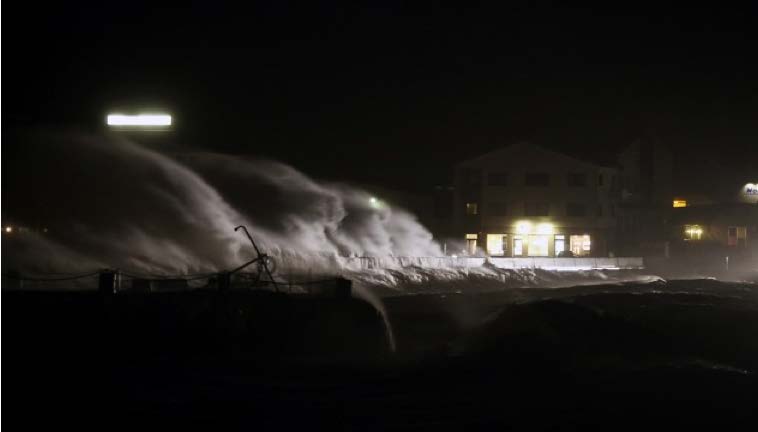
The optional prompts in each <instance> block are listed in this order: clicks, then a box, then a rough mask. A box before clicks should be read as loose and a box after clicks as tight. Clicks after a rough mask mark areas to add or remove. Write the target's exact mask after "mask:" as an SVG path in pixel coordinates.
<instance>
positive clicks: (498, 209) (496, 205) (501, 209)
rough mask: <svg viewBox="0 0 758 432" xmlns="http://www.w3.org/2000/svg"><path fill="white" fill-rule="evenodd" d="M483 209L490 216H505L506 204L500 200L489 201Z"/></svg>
mask: <svg viewBox="0 0 758 432" xmlns="http://www.w3.org/2000/svg"><path fill="white" fill-rule="evenodd" d="M485 210H487V213H488V214H490V215H492V216H505V215H506V214H507V212H508V206H507V204H506V203H504V202H502V201H495V202H491V203H489V204H488V205H487V208H486V209H485Z"/></svg>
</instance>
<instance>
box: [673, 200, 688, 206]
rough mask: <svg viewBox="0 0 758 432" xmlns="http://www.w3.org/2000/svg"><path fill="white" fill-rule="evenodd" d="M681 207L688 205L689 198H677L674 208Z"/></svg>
mask: <svg viewBox="0 0 758 432" xmlns="http://www.w3.org/2000/svg"><path fill="white" fill-rule="evenodd" d="M681 207H687V200H683V199H675V200H674V208H681Z"/></svg>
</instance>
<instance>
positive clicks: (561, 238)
mask: <svg viewBox="0 0 758 432" xmlns="http://www.w3.org/2000/svg"><path fill="white" fill-rule="evenodd" d="M564 250H566V236H565V235H563V234H558V235H556V236H555V255H556V256H557V255H558V254H559V253H561V252H563V251H564Z"/></svg>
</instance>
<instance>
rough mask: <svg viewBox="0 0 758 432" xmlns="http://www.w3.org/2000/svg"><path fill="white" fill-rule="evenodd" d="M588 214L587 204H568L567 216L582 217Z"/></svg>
mask: <svg viewBox="0 0 758 432" xmlns="http://www.w3.org/2000/svg"><path fill="white" fill-rule="evenodd" d="M586 215H587V206H585V205H584V204H582V203H568V204H566V216H571V217H582V216H586Z"/></svg>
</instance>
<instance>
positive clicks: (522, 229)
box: [516, 221, 532, 234]
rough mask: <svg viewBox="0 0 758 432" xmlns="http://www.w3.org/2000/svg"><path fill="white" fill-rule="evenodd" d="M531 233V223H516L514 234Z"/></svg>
mask: <svg viewBox="0 0 758 432" xmlns="http://www.w3.org/2000/svg"><path fill="white" fill-rule="evenodd" d="M531 231H532V223H531V222H529V221H521V222H518V223H516V232H517V233H519V234H529V233H530V232H531Z"/></svg>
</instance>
